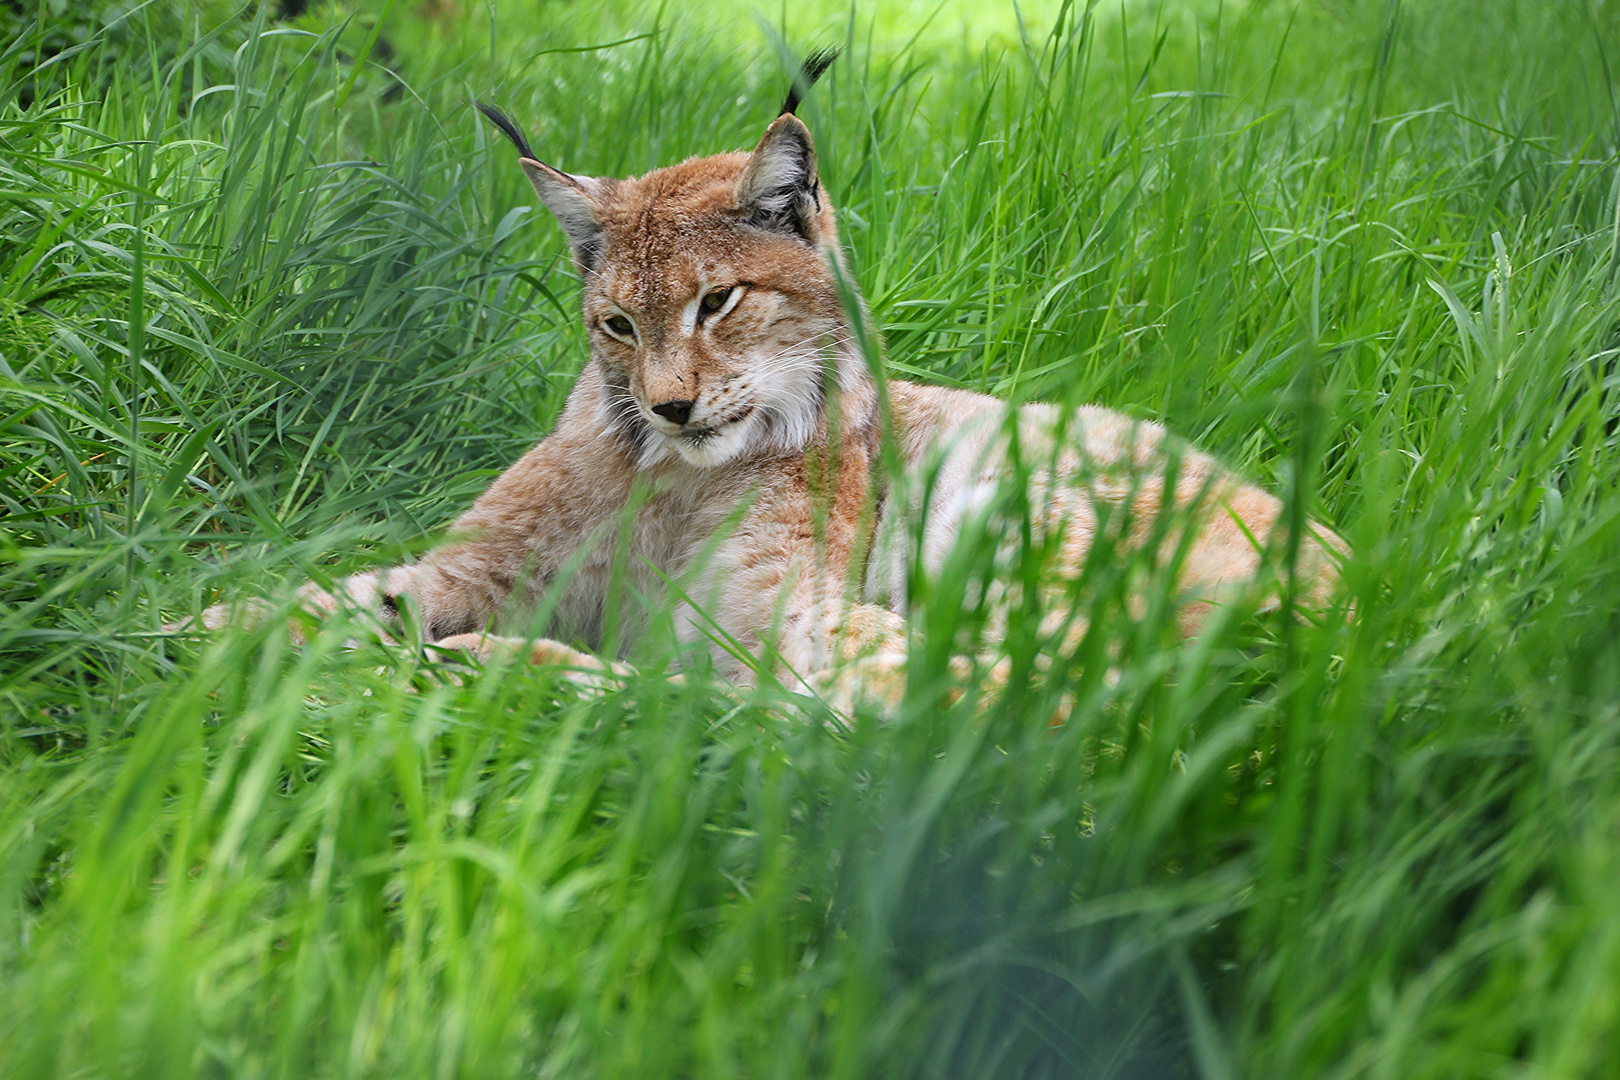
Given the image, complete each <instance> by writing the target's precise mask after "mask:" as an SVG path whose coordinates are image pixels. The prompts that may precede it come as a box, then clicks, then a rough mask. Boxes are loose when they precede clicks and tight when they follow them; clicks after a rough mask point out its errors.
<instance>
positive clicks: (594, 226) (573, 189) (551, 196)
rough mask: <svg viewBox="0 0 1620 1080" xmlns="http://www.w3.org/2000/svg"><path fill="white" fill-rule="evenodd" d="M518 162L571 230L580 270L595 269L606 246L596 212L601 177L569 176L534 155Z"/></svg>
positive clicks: (542, 198) (567, 230)
mask: <svg viewBox="0 0 1620 1080" xmlns="http://www.w3.org/2000/svg"><path fill="white" fill-rule="evenodd" d="M518 164H519V165H522V166H523V171H524V173H526V174H527V175H528V177H529V183H531V184H533V185H534V192H535V194H536V195H539V196H540V201H541V202H543V203H545V204H546V209H547V210H550V211H551V213H552V216H553V217H555V218H556V219H557V224H559V225H561V226H562V227H563V232H565V233H567V234H568V244H569V246H570V247H572V248H573V249H574V261H576V262H578V263H579V266H580V270H581V271H582V272H584V271H589V270H590V269H592V268H593V267H594V266H595V265H596V260H597V259H599V258H601V256H602V248H603V247H605V246H606V238H605V237H604V236H603V234H602V223H601V222H600V221H599V220H597V216H596V215H597V211H598V209H599V207H598V206H597V201H596V196H597V195H598V194H599V190H598V189H599V188H600V181H597V180H594V179H592V178H591V177H589V176H569V175H568V174H567V173H565V172H559V171H558V170H556V169H553V168H552V167H551V166H550V165H547V164H546V163H545V162H543V161H536V160H535V159H534V158H532V157H527V156H525V157H523V158H520V159H519V160H518Z"/></svg>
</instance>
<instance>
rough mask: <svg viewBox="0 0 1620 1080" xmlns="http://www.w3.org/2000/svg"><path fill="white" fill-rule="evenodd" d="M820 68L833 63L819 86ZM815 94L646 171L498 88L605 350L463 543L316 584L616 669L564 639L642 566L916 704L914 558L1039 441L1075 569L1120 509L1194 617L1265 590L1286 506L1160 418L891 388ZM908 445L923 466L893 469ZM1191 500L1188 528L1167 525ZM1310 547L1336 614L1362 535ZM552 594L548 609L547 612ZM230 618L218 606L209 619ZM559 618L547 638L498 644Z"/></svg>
mask: <svg viewBox="0 0 1620 1080" xmlns="http://www.w3.org/2000/svg"><path fill="white" fill-rule="evenodd" d="M819 66H820V67H824V66H825V63H820V64H819ZM816 74H819V68H818V66H817V63H815V62H813V63H811V64H810V65H807V68H806V75H807V76H808V78H805V79H801V85H806V84H807V83H808V82H809V81H812V80H813V78H814V75H816ZM795 102H796V97H795V96H790V98H789V102H788V105H787V106H786V107H784V111H783V112H782V114H781V115H780V116H778V117H777V119H776V120H775V121H774V122H772V123H771V124H770V126H769V127H768V128H767V129H766V130H765V133H764V135H763V137H761V139H760V140H759V142H758V144H757V145H756V146H755V147H754V148H753V150H752V151H751V152H747V153H732V154H720V155H717V156H713V157H705V158H696V159H692V160H689V161H685V162H682V163H680V164H678V165H673V166H670V167H668V168H663V169H658V170H656V171H654V172H651V173H648V174H647V175H645V176H641V177H638V178H631V179H603V178H596V177H585V176H574V175H569V174H568V173H564V172H562V171H560V170H558V169H556V168H554V167H552V166H550V165H547V164H545V163H543V162H542V161H540V160H539V158H538V157H536V155H535V154H534V152H533V151H532V150H531V148H530V147H529V144H528V142H527V140H526V138H525V137H524V135H523V133H522V131H521V129H520V128H519V127H518V126H517V125H516V124H515V123H513V122H512V121H511V120H509V119H508V118H507V117H506V116H505V115H504V114H502V113H501V112H499V111H498V110H496V109H494V108H492V107H489V106H480V108H482V109H483V111H484V113H485V115H486V116H488V117H489V119H490V120H491V121H493V122H494V123H495V124H496V125H497V126H499V127H500V128H501V130H502V131H503V132H505V134H506V135H507V136H508V137H509V138H510V140H511V141H512V143H513V145H514V146H515V147H516V148H517V151H518V155H519V156H518V164H519V165H520V167H521V168H522V169H523V171H524V173H525V174H526V175H527V177H528V179H529V181H530V182H531V183H532V185H533V187H534V190H535V192H536V193H537V194H538V196H539V198H540V200H541V202H543V203H544V204H545V206H546V207H547V208H549V209H550V211H551V212H552V214H553V215H554V216H555V217H556V219H557V221H558V223H559V224H560V225H561V226H562V228H563V230H564V232H565V233H566V234H567V237H568V241H569V245H570V248H571V251H572V257H573V261H574V264H575V267H576V269H577V271H578V273H579V276H580V279H581V281H582V283H583V288H582V297H581V305H582V310H583V317H584V323H585V328H586V330H587V332H588V335H589V339H590V358H589V361H588V362H587V363H586V364H585V366H584V368H583V370H582V372H581V374H580V376H579V378H578V381H577V382H576V384H575V386H574V388H573V390H572V392H571V393H570V395H569V397H568V401H567V404H566V406H565V408H564V410H563V413H562V415H561V418H560V419H559V421H558V423H557V425H556V428H555V430H554V431H552V433H551V434H550V435H548V436H547V437H546V438H545V439H544V440H543V441H541V442H540V443H539V444H538V445H537V446H535V447H534V448H533V449H532V450H530V451H529V452H528V453H527V454H525V455H524V456H523V457H522V458H520V459H519V460H518V461H517V462H516V463H515V464H513V465H512V466H511V467H509V468H508V469H507V470H506V471H505V473H503V474H502V475H501V476H500V477H499V478H498V479H497V480H496V481H495V482H494V483H493V484H492V485H491V486H490V487H489V489H488V490H487V491H485V492H484V494H483V495H482V496H480V497H479V498H478V499H477V501H476V502H474V504H473V505H472V507H471V508H470V509H469V510H468V511H467V512H466V513H464V514H463V515H462V516H461V517H460V518H459V519H458V520H457V521H456V522H455V524H454V525H453V526H452V528H451V530H450V539H449V540H448V541H447V542H446V543H445V544H444V545H443V546H441V547H439V548H438V549H436V550H435V551H433V552H432V553H430V554H429V555H428V556H427V557H425V558H424V559H423V560H422V561H420V562H418V563H416V564H413V565H408V566H401V567H396V568H393V569H390V570H385V571H379V572H377V573H373V574H364V575H360V576H358V577H356V578H351V579H349V580H347V581H346V582H344V583H342V585H341V586H340V587H339V588H338V589H337V590H336V594H337V595H334V594H332V593H328V592H322V591H319V590H315V589H309V590H307V591H306V593H305V602H306V605H307V606H309V607H311V608H314V609H318V610H327V611H330V610H335V609H336V607H337V606H338V605H340V604H345V605H357V606H360V607H362V608H366V609H369V610H371V611H373V612H375V614H376V615H377V617H378V618H379V619H381V620H383V621H385V622H387V621H389V620H392V619H395V618H397V617H398V615H399V613H400V611H401V609H402V608H404V607H405V606H406V605H410V606H411V607H413V608H414V609H415V611H416V615H417V618H418V619H419V620H420V626H421V628H422V632H423V634H424V635H425V637H426V638H427V639H428V640H430V641H436V642H439V643H441V644H443V645H446V646H449V647H465V648H470V649H473V650H476V651H480V652H484V653H488V652H490V651H492V650H496V649H512V650H522V651H524V655H527V656H528V657H530V658H531V659H534V660H536V661H539V662H562V663H566V664H572V665H576V666H583V667H593V666H595V667H599V662H597V661H594V660H592V659H591V658H589V657H587V656H586V655H584V654H582V653H578V652H576V651H574V650H573V649H572V648H570V647H567V646H564V645H561V644H559V643H558V642H557V641H555V640H553V639H556V638H561V639H564V640H570V639H572V640H579V641H583V642H589V643H598V642H600V640H601V636H602V633H603V629H604V626H605V625H607V624H608V623H610V622H611V623H613V624H614V625H616V626H619V627H621V628H625V627H628V628H629V629H630V630H631V631H632V634H631V636H632V637H633V632H634V630H635V629H636V623H635V620H636V618H637V617H638V616H637V612H636V611H634V610H626V611H623V612H614V613H612V616H611V618H610V617H609V613H608V612H607V611H606V605H607V604H608V603H609V602H610V598H612V597H615V596H622V595H626V594H627V593H628V592H633V591H638V590H623V589H614V588H611V587H610V581H611V579H612V577H613V575H614V574H615V572H622V573H627V574H630V575H631V576H632V577H634V578H636V579H637V580H636V581H635V582H634V584H635V585H636V586H638V587H639V591H640V592H642V593H643V594H649V593H657V592H658V591H659V590H661V589H663V588H664V587H665V586H664V583H665V582H667V581H676V582H679V583H680V595H681V596H682V597H683V599H682V601H681V603H680V604H678V605H676V607H675V622H676V627H677V631H678V633H681V634H683V635H686V636H687V637H688V638H690V639H691V640H693V641H709V640H715V639H727V640H729V641H731V642H735V643H738V644H740V645H741V646H742V647H743V649H744V650H745V651H747V652H749V653H751V654H753V655H754V656H755V657H762V656H767V655H768V656H770V657H772V658H773V660H772V661H771V664H772V665H774V666H775V667H776V668H777V670H778V672H779V673H781V674H784V675H788V674H791V675H795V676H798V677H799V678H802V679H806V680H808V681H809V682H810V684H811V685H815V686H821V687H831V686H834V685H837V686H849V685H852V683H851V681H850V680H853V685H857V686H865V687H866V688H867V689H868V690H870V691H871V692H874V693H876V694H877V695H878V696H882V697H892V696H893V693H894V692H895V690H894V688H895V685H896V682H897V680H899V679H900V678H901V677H902V673H903V671H904V668H905V656H906V649H907V640H908V635H907V627H906V623H905V621H904V615H905V612H906V582H907V580H908V576H909V574H910V573H911V568H912V566H913V565H914V563H915V561H917V560H920V562H921V566H922V568H923V571H924V572H925V573H927V572H934V571H937V570H938V569H939V567H940V566H941V565H942V564H943V562H944V560H945V558H946V557H947V555H948V553H949V552H950V551H951V549H952V546H953V544H955V543H956V541H957V540H958V537H959V534H960V533H961V531H962V530H963V529H964V528H966V527H970V525H971V523H974V522H982V520H983V517H982V511H983V509H984V508H985V507H986V506H987V505H989V503H990V501H991V500H992V499H993V497H994V492H995V491H996V489H997V485H999V484H1001V483H1002V482H1003V481H1004V478H1005V476H1006V475H1007V473H1008V471H1009V464H1008V454H1009V446H1011V445H1014V444H1015V445H1017V446H1018V447H1019V453H1020V454H1021V456H1022V459H1023V460H1024V461H1026V462H1035V463H1038V467H1037V468H1036V469H1035V470H1034V471H1033V472H1030V471H1029V470H1024V473H1023V474H1024V475H1029V476H1031V480H1030V499H1029V503H1030V506H1031V507H1032V515H1033V516H1034V517H1035V519H1036V520H1035V525H1036V527H1037V528H1040V529H1044V530H1050V531H1052V532H1053V534H1054V535H1059V532H1060V536H1061V539H1060V541H1059V542H1058V543H1057V544H1056V545H1055V546H1056V550H1057V552H1058V556H1057V560H1056V563H1057V565H1056V566H1055V567H1054V568H1053V577H1054V580H1055V581H1057V582H1058V583H1061V582H1062V580H1063V579H1064V577H1065V576H1066V575H1067V576H1072V575H1073V574H1074V573H1076V572H1077V571H1078V569H1079V568H1080V566H1081V565H1082V563H1083V562H1084V560H1085V559H1086V558H1087V555H1088V552H1089V551H1090V550H1091V549H1092V547H1093V545H1094V543H1095V541H1096V540H1097V538H1098V536H1099V535H1103V534H1105V533H1106V530H1107V528H1108V527H1109V526H1108V524H1107V523H1108V522H1110V521H1117V522H1124V523H1126V524H1125V525H1124V526H1123V528H1125V529H1126V530H1128V532H1129V535H1125V536H1120V537H1115V538H1114V539H1115V540H1117V541H1119V542H1121V543H1124V544H1127V545H1129V544H1132V543H1136V544H1143V543H1149V542H1157V543H1164V544H1167V545H1169V546H1172V547H1174V548H1175V550H1176V551H1177V553H1178V556H1179V558H1178V566H1179V571H1178V572H1179V578H1178V581H1177V584H1178V587H1179V589H1180V591H1181V593H1182V595H1183V597H1184V601H1183V603H1182V605H1181V607H1180V609H1179V620H1180V625H1181V626H1182V628H1183V629H1184V630H1185V631H1186V632H1189V633H1191V632H1194V631H1196V630H1197V628H1198V627H1199V625H1200V624H1201V622H1202V621H1203V620H1204V619H1205V618H1206V617H1207V615H1208V612H1209V611H1210V610H1211V608H1212V606H1213V605H1216V604H1219V603H1221V602H1222V601H1223V599H1225V598H1228V597H1230V596H1232V595H1234V593H1235V592H1236V591H1237V590H1242V589H1248V588H1251V587H1252V586H1253V583H1254V582H1255V581H1256V577H1257V574H1258V573H1259V572H1260V570H1261V567H1262V566H1263V564H1264V562H1265V560H1266V558H1267V553H1268V550H1269V549H1272V548H1275V547H1276V546H1277V545H1278V544H1279V541H1280V540H1281V538H1282V537H1281V533H1282V531H1283V530H1282V528H1281V527H1280V525H1279V521H1280V518H1281V515H1282V505H1281V503H1280V502H1279V501H1278V500H1277V499H1276V498H1275V497H1273V496H1272V495H1270V494H1268V493H1266V492H1265V491H1262V490H1260V489H1259V488H1256V487H1254V486H1252V485H1250V484H1247V483H1245V482H1244V481H1242V480H1241V479H1239V478H1238V477H1236V476H1234V475H1232V474H1231V473H1229V472H1227V471H1226V470H1224V469H1223V468H1222V467H1221V466H1220V465H1219V464H1217V463H1216V462H1215V461H1214V460H1213V459H1212V458H1210V457H1209V456H1208V455H1206V454H1204V453H1202V452H1200V451H1198V450H1196V449H1194V448H1192V447H1189V446H1187V445H1185V444H1183V443H1180V442H1179V441H1177V440H1174V439H1172V438H1170V437H1169V436H1167V435H1166V433H1165V432H1164V430H1163V429H1162V428H1161V427H1159V426H1158V425H1156V424H1152V423H1146V422H1140V421H1135V420H1132V419H1129V418H1127V417H1125V416H1122V415H1120V414H1118V413H1114V412H1111V411H1109V410H1107V409H1103V408H1097V407H1084V408H1080V409H1077V410H1066V409H1058V408H1056V407H1054V406H1049V405H1026V406H1023V407H1021V408H1019V409H1018V410H1017V411H1016V415H1013V414H1011V413H1010V411H1009V406H1007V405H1006V404H1005V403H1003V402H1001V401H998V400H996V399H994V398H991V397H987V396H984V395H981V394H975V393H969V392H965V391H961V390H950V389H942V388H936V387H927V386H922V385H916V384H913V383H907V382H900V381H890V382H888V383H887V400H886V402H884V403H882V405H880V395H879V392H878V386H877V384H876V382H875V381H874V378H873V374H872V372H871V370H870V369H869V367H868V362H867V360H866V358H865V357H864V356H863V354H862V351H861V349H860V347H859V345H858V339H859V338H860V337H861V336H862V335H861V334H859V333H858V332H857V331H858V330H861V329H862V327H860V326H859V325H858V323H857V320H861V319H864V312H863V311H862V310H860V304H859V302H858V300H857V302H856V303H854V304H853V305H851V304H847V303H846V302H845V299H844V298H846V297H848V295H849V293H848V288H849V286H847V285H845V284H843V283H847V282H850V281H852V280H853V279H852V278H851V276H850V275H849V273H848V268H847V266H846V264H845V261H844V254H843V251H842V248H841V247H840V244H839V240H838V232H837V224H836V215H835V213H834V210H833V206H832V203H831V200H830V199H829V198H828V195H827V191H826V189H825V188H824V187H823V186H822V184H821V182H820V179H819V175H818V172H817V166H816V151H815V146H814V143H813V141H812V139H811V135H810V131H809V129H808V128H807V127H806V125H805V124H804V123H803V122H802V121H801V120H800V119H799V118H798V117H797V116H796V115H794V113H793V111H792V106H793V105H794V104H795ZM852 308H853V310H852ZM884 407H886V409H887V414H885V412H884V411H883V408H884ZM886 420H887V423H885V421H886ZM886 431H887V432H890V433H892V435H890V436H886V434H885V433H886ZM1014 433H1016V436H1017V437H1016V439H1013V438H1012V435H1013V434H1014ZM886 437H892V439H893V442H892V443H891V444H889V445H890V446H891V447H892V451H893V453H895V454H897V455H898V457H899V459H900V460H901V462H902V463H903V465H904V471H905V472H906V473H909V474H910V475H911V476H912V477H913V478H915V479H917V480H918V481H919V482H914V483H909V484H908V483H906V482H904V481H901V482H888V481H886V480H885V478H884V471H883V470H882V469H881V468H880V467H879V464H880V457H881V456H882V455H883V454H884V451H885V442H884V440H885V438H886ZM924 478H925V479H926V483H924V482H920V481H921V480H922V479H924ZM925 493H926V498H925V497H924V494H925ZM632 500H635V501H636V504H637V509H636V510H635V513H634V517H633V524H632V525H631V527H630V528H629V530H628V537H627V540H626V537H625V535H624V532H625V531H624V530H623V529H622V528H621V523H622V522H623V521H624V520H625V518H626V509H627V507H628V506H629V505H630V504H631V503H632ZM1169 510H1174V511H1176V513H1177V515H1178V520H1179V521H1181V522H1182V524H1181V525H1179V526H1178V527H1177V528H1175V529H1173V530H1170V531H1168V532H1167V531H1166V530H1164V529H1162V528H1157V529H1156V528H1155V526H1154V523H1155V522H1157V521H1160V520H1161V515H1162V514H1164V513H1165V512H1166V511H1169ZM626 542H627V543H628V545H629V547H630V551H629V552H628V553H623V552H622V550H621V547H622V545H623V544H624V543H626ZM1296 547H1297V558H1296V559H1295V561H1294V566H1295V567H1296V568H1297V573H1298V574H1299V575H1300V577H1301V579H1302V580H1301V581H1300V583H1299V589H1298V591H1299V593H1300V594H1301V595H1302V596H1304V597H1305V598H1306V599H1307V601H1308V602H1312V603H1316V604H1319V605H1325V604H1327V603H1328V602H1329V601H1330V599H1331V594H1332V590H1333V587H1334V583H1335V580H1336V575H1337V569H1336V567H1337V556H1338V555H1339V554H1340V553H1342V552H1343V551H1344V550H1345V549H1344V545H1343V542H1342V541H1340V540H1339V539H1338V538H1337V537H1336V536H1335V535H1334V534H1333V533H1331V532H1330V531H1328V530H1327V529H1325V528H1322V527H1321V526H1318V525H1316V524H1314V523H1307V528H1306V530H1305V534H1304V535H1302V536H1300V537H1299V538H1298V540H1297V544H1296ZM626 556H627V557H626ZM616 568H618V569H617V570H616ZM1058 592H1061V589H1059V590H1058ZM542 600H544V601H545V603H544V610H548V611H549V612H550V616H549V622H548V624H547V625H545V626H543V627H536V626H535V625H534V615H533V613H534V612H535V611H536V610H537V608H539V607H540V605H541V602H542ZM227 618H228V613H226V612H223V611H221V610H220V609H210V610H209V612H207V613H205V614H204V617H203V621H204V622H205V623H207V624H209V625H217V624H219V623H220V622H222V621H224V620H225V619H227ZM1070 622H1071V623H1072V620H1070ZM537 630H538V631H543V632H544V633H545V634H547V635H548V636H547V637H545V638H541V639H539V640H533V639H529V638H524V639H522V640H521V641H520V640H519V639H514V638H502V637H499V636H497V635H499V634H500V633H501V632H502V631H506V632H516V633H533V632H536V631H537ZM714 659H715V662H716V664H717V666H718V667H719V669H720V670H721V671H722V672H723V673H724V674H726V675H727V676H728V677H730V678H732V679H734V680H738V681H747V680H749V679H751V678H752V676H753V672H754V670H755V666H756V665H755V664H751V663H749V662H747V661H746V660H744V659H742V658H739V657H738V656H737V655H736V654H735V653H733V652H731V651H729V650H715V652H714ZM767 666H771V665H767ZM835 669H836V670H838V671H839V672H840V674H838V675H837V676H834V675H833V674H832V673H833V672H834V671H835ZM851 672H853V675H851V674H850V673H851Z"/></svg>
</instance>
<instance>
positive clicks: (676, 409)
mask: <svg viewBox="0 0 1620 1080" xmlns="http://www.w3.org/2000/svg"><path fill="white" fill-rule="evenodd" d="M652 411H653V412H655V413H657V414H658V415H659V416H662V417H663V418H664V419H665V420H668V421H669V422H670V423H672V424H684V423H686V422H687V421H688V420H690V419H691V418H692V403H691V402H690V401H666V402H663V403H662V404H660V405H654V406H653V407H652Z"/></svg>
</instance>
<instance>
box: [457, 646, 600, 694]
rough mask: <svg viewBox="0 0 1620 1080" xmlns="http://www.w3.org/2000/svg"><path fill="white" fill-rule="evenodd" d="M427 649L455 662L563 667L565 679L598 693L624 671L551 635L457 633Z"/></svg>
mask: <svg viewBox="0 0 1620 1080" xmlns="http://www.w3.org/2000/svg"><path fill="white" fill-rule="evenodd" d="M428 649H429V652H430V654H432V655H434V656H435V658H437V659H440V660H451V661H453V660H454V659H456V657H457V656H471V657H472V658H474V659H476V660H477V661H478V662H479V663H481V664H489V663H493V662H496V661H504V662H508V663H511V662H524V663H529V664H533V665H535V666H537V667H555V668H561V669H563V672H562V677H563V678H564V679H565V680H566V681H568V682H570V683H573V684H574V685H575V686H578V687H581V688H583V689H586V690H590V691H593V692H597V693H600V692H601V691H603V690H606V689H608V688H609V687H611V686H612V685H613V679H614V677H615V676H618V675H621V674H622V672H621V671H619V670H618V669H617V667H616V666H609V665H607V664H604V663H602V661H600V660H598V659H597V658H596V657H594V656H592V655H590V654H589V653H583V652H580V651H579V650H578V649H574V648H570V647H569V646H567V645H564V644H563V643H562V642H560V641H552V640H551V639H550V638H535V639H534V640H532V641H527V640H524V639H523V638H514V637H502V636H500V635H498V634H454V635H452V636H450V637H447V638H440V639H439V640H438V641H435V642H434V643H433V644H431V645H429V646H428Z"/></svg>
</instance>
